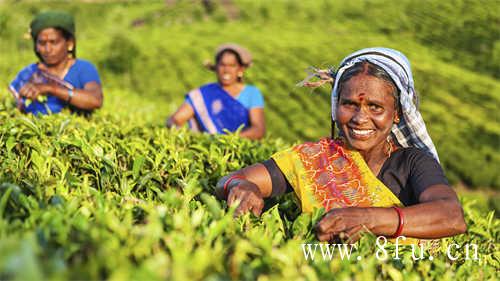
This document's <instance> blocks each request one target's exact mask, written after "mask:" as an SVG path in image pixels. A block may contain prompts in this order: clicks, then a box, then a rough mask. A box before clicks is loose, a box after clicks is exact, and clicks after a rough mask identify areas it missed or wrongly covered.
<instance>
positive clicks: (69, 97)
mask: <svg viewBox="0 0 500 281" xmlns="http://www.w3.org/2000/svg"><path fill="white" fill-rule="evenodd" d="M73 94H74V92H73V89H68V98H67V99H66V103H70V102H71V99H72V98H73Z"/></svg>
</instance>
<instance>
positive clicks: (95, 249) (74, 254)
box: [0, 107, 500, 280]
mask: <svg viewBox="0 0 500 281" xmlns="http://www.w3.org/2000/svg"><path fill="white" fill-rule="evenodd" d="M7 108H8V107H7ZM0 109H2V110H1V111H0V117H1V118H2V120H9V121H8V122H7V123H5V124H3V125H2V126H0V151H1V155H0V157H1V159H2V161H1V162H0V183H1V184H0V251H1V252H2V255H0V277H1V278H2V279H47V278H48V279H104V278H109V279H120V280H123V279H177V280H185V279H189V280H198V279H206V278H215V279H229V278H231V279H238V280H255V279H257V278H258V277H260V278H263V276H267V278H269V279H271V280H275V279H276V280H277V279H279V280H283V279H299V278H305V279H309V280H323V279H328V278H331V276H338V277H341V278H342V279H351V278H355V279H364V278H370V279H374V278H375V279H381V280H385V279H388V278H392V279H395V280H401V278H402V279H407V278H413V279H440V280H449V279H454V278H459V279H469V278H477V276H481V278H483V279H489V278H494V276H495V274H496V269H497V268H498V266H499V260H498V250H497V248H496V247H497V244H496V243H497V241H498V235H499V230H500V227H499V221H498V220H497V219H495V218H494V217H493V212H491V213H490V214H488V215H487V216H485V215H484V214H483V213H480V211H479V209H478V206H477V204H476V203H474V201H473V199H472V197H471V199H465V200H464V210H465V215H466V219H467V223H468V225H469V232H468V234H467V235H461V236H457V237H454V238H448V239H443V240H441V242H440V244H439V248H438V249H434V248H433V249H428V250H426V251H427V252H428V254H432V255H433V256H435V257H436V259H435V260H433V261H432V262H430V261H413V260H412V259H411V257H410V254H411V251H410V249H408V248H406V249H403V250H400V255H401V256H402V257H403V259H404V262H403V263H401V261H397V260H389V261H386V262H381V261H378V260H377V259H376V257H375V253H376V250H377V248H376V247H375V238H373V237H368V236H367V237H365V238H363V239H362V240H361V242H360V244H359V245H358V247H359V248H358V250H356V251H355V255H356V256H357V255H360V256H362V261H357V260H351V261H348V260H342V259H341V257H340V256H338V255H335V256H334V257H333V259H332V260H331V261H321V260H318V257H317V259H316V260H315V261H310V260H306V259H305V258H304V256H303V252H302V248H301V243H305V242H311V243H314V242H315V238H314V225H315V223H316V222H317V221H318V219H319V218H320V216H321V214H322V210H318V211H317V212H316V213H314V214H300V215H298V214H297V209H298V207H297V205H296V202H295V199H294V198H293V197H292V196H285V197H283V198H281V199H279V200H277V201H276V202H275V203H277V205H274V204H271V205H269V206H268V209H267V210H266V211H265V212H264V214H263V215H262V217H261V218H260V219H257V218H255V217H251V216H250V215H247V216H244V217H242V218H239V219H233V210H232V209H230V210H228V209H226V206H225V203H222V204H221V202H219V201H218V200H216V199H215V198H214V197H213V195H211V193H212V188H213V186H214V185H215V183H216V181H217V179H218V178H219V177H220V176H222V175H224V174H226V173H228V172H229V171H233V170H235V169H239V168H241V167H244V166H246V165H249V164H251V163H255V162H258V161H262V160H264V159H267V158H268V157H269V156H270V155H271V154H272V153H274V152H275V151H277V150H281V149H283V148H284V147H285V144H283V143H281V142H280V141H272V140H269V139H268V140H265V141H263V142H252V141H248V140H241V139H239V138H238V137H237V136H235V135H227V136H218V137H213V136H209V135H195V134H191V133H188V132H186V131H184V130H180V131H169V130H166V129H164V128H161V127H159V126H144V125H143V124H141V123H140V122H139V121H136V120H134V116H131V117H129V119H128V118H126V117H123V118H120V119H117V118H116V117H115V116H113V115H109V114H103V113H99V114H97V115H95V116H93V118H92V120H87V119H84V118H82V117H77V116H70V115H67V114H65V113H62V114H59V115H55V116H44V117H41V118H35V117H30V116H22V115H21V114H19V113H12V112H14V111H12V110H9V111H8V112H10V113H8V112H7V111H5V109H6V108H5V107H4V108H0ZM263 238H265V239H263ZM451 243H456V244H458V245H460V246H461V247H463V246H464V245H465V244H467V243H476V244H477V245H479V256H480V260H478V261H471V260H466V259H465V258H466V257H465V254H464V253H463V251H457V253H455V252H454V255H456V256H457V257H458V260H456V261H454V262H452V261H450V260H449V259H448V258H447V257H446V256H445V249H446V248H447V246H448V245H449V244H451ZM387 250H388V251H389V253H390V254H391V255H393V254H394V247H393V246H388V249H387ZM318 254H319V253H318ZM426 256H427V255H426Z"/></svg>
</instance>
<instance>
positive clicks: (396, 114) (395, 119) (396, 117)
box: [393, 112, 400, 124]
mask: <svg viewBox="0 0 500 281" xmlns="http://www.w3.org/2000/svg"><path fill="white" fill-rule="evenodd" d="M393 120H394V123H396V124H398V123H399V121H400V120H399V115H398V113H397V112H395V113H394V119H393Z"/></svg>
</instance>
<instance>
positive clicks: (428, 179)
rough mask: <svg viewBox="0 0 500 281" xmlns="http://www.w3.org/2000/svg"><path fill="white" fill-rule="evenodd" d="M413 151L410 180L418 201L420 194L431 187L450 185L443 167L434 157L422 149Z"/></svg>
mask: <svg viewBox="0 0 500 281" xmlns="http://www.w3.org/2000/svg"><path fill="white" fill-rule="evenodd" d="M413 151H414V153H412V154H413V157H411V164H410V167H411V168H410V176H409V179H408V180H409V183H410V185H411V186H412V187H413V190H414V192H415V196H416V198H417V200H418V198H420V194H422V192H424V191H425V190H426V189H427V188H428V187H430V186H433V185H436V184H444V185H449V184H448V180H447V179H446V176H445V175H444V172H443V169H442V168H441V165H440V164H439V163H438V162H437V161H436V159H434V157H432V155H430V154H428V153H426V152H424V151H422V150H420V149H414V150H413Z"/></svg>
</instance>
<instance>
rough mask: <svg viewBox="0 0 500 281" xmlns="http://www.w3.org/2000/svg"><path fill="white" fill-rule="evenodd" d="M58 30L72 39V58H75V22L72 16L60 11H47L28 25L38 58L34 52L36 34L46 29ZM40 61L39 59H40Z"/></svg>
mask: <svg viewBox="0 0 500 281" xmlns="http://www.w3.org/2000/svg"><path fill="white" fill-rule="evenodd" d="M51 27H52V28H60V29H62V30H64V31H66V32H67V33H69V34H71V35H72V37H73V40H74V41H75V42H74V46H73V50H72V55H73V57H76V37H75V20H74V19H73V16H72V15H70V14H68V13H66V12H61V11H47V12H43V13H40V14H38V15H37V16H36V17H35V18H34V19H33V21H31V24H30V33H31V37H32V38H33V42H34V48H35V53H36V54H37V56H38V57H39V58H40V56H39V55H38V53H37V51H36V38H37V36H38V34H39V33H40V32H41V31H42V30H44V29H46V28H51ZM40 59H41V58H40Z"/></svg>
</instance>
